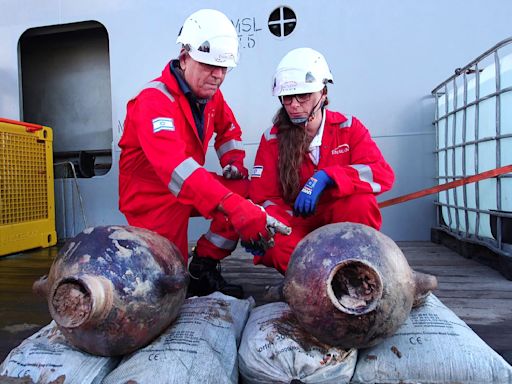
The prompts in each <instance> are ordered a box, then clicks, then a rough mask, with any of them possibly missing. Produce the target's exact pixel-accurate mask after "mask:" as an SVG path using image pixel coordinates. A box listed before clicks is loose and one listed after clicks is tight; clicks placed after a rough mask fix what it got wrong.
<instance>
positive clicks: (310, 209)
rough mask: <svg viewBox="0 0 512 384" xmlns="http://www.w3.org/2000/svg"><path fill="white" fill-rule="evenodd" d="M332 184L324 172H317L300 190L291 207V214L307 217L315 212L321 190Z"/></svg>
mask: <svg viewBox="0 0 512 384" xmlns="http://www.w3.org/2000/svg"><path fill="white" fill-rule="evenodd" d="M332 183H333V181H332V179H331V178H330V177H329V175H328V174H327V173H325V171H317V172H315V174H314V175H313V176H311V177H310V178H309V180H308V181H307V182H306V184H304V187H302V190H301V191H300V192H299V194H298V196H297V199H295V204H294V206H293V213H294V214H295V216H309V215H312V214H313V213H314V212H315V209H316V204H317V203H318V199H319V198H320V194H321V193H322V192H323V190H324V189H325V188H326V187H327V186H329V185H331V184H332Z"/></svg>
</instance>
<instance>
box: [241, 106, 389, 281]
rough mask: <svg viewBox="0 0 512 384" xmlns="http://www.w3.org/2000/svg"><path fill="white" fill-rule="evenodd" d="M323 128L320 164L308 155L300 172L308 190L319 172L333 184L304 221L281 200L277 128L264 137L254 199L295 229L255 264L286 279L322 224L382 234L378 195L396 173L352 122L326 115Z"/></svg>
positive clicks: (252, 191) (254, 173)
mask: <svg viewBox="0 0 512 384" xmlns="http://www.w3.org/2000/svg"><path fill="white" fill-rule="evenodd" d="M324 113H325V114H326V118H325V126H324V132H323V137H322V145H321V147H320V160H319V162H318V165H315V164H314V163H313V161H312V160H311V158H310V157H309V155H308V154H305V155H304V159H303V161H302V165H301V168H300V183H301V185H304V184H305V183H306V182H307V180H308V179H309V178H310V177H311V176H312V175H313V173H315V172H316V171H317V170H324V171H325V172H326V173H327V174H328V175H329V176H330V177H331V178H332V180H333V181H334V185H332V186H330V187H328V188H326V189H325V190H324V191H323V193H322V194H321V195H320V198H319V201H318V204H317V207H316V211H315V213H314V214H313V215H311V216H308V217H306V218H303V217H295V216H293V203H292V204H287V203H285V202H284V200H283V197H282V190H281V183H280V181H279V171H278V155H279V154H278V139H277V127H275V126H274V127H272V128H270V129H269V130H267V131H266V132H265V133H264V134H263V135H262V137H261V141H260V145H259V148H258V152H257V154H256V160H255V162H254V168H253V171H252V177H251V186H250V193H249V194H250V198H251V199H252V200H253V202H254V203H256V204H260V205H262V206H264V207H265V209H266V211H267V212H268V214H269V215H272V216H274V217H275V218H277V219H278V220H281V221H282V222H283V223H285V224H287V225H289V226H291V227H292V233H291V235H289V236H283V235H280V234H276V235H275V246H274V247H273V248H270V249H269V250H268V251H267V252H266V253H265V255H263V256H255V257H254V263H255V264H264V265H266V266H269V267H274V268H276V269H277V270H278V271H280V272H281V273H282V274H284V273H285V272H286V269H287V266H288V261H289V260H290V256H291V254H292V252H293V250H294V249H295V246H296V245H297V243H298V242H299V241H300V240H301V239H302V238H303V237H304V236H306V235H307V234H308V233H310V232H312V231H313V230H315V229H316V228H319V227H321V226H323V225H326V224H330V223H337V222H344V221H350V222H355V223H361V224H366V225H369V226H371V227H373V228H376V229H380V226H381V223H382V218H381V214H380V210H379V207H378V205H377V201H376V199H375V196H376V195H378V194H379V193H382V192H385V191H387V190H389V189H390V188H391V186H392V184H393V181H394V177H395V176H394V173H393V170H392V169H391V167H390V166H389V164H388V163H387V162H386V161H385V160H384V158H383V157H382V154H381V152H380V150H379V148H378V147H377V145H376V144H375V142H374V141H373V140H372V138H371V137H370V134H369V132H368V130H367V129H366V128H365V126H364V125H363V124H362V123H361V122H360V121H359V120H357V119H356V118H354V117H347V116H344V115H342V114H341V113H337V112H331V111H328V110H324Z"/></svg>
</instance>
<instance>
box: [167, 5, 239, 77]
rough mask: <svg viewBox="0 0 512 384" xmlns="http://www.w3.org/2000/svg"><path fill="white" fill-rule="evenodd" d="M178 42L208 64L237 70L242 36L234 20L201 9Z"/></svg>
mask: <svg viewBox="0 0 512 384" xmlns="http://www.w3.org/2000/svg"><path fill="white" fill-rule="evenodd" d="M176 43H177V44H178V43H179V44H182V45H183V46H184V47H185V49H187V50H188V53H189V54H190V56H191V57H192V58H193V59H194V60H195V61H199V62H201V63H205V64H211V65H216V66H220V67H236V65H237V63H238V57H239V52H238V34H237V33H236V30H235V27H234V26H233V23H231V20H229V19H228V18H227V16H226V15H224V14H223V13H222V12H219V11H216V10H215V9H201V10H199V11H197V12H194V13H193V14H191V15H190V16H189V17H188V18H187V19H186V20H185V22H184V23H183V27H181V30H180V33H179V34H178V38H177V39H176Z"/></svg>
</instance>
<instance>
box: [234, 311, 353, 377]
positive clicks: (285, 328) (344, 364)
mask: <svg viewBox="0 0 512 384" xmlns="http://www.w3.org/2000/svg"><path fill="white" fill-rule="evenodd" d="M238 356H239V368H240V374H241V376H242V378H243V380H244V381H243V382H244V383H248V384H257V383H265V384H267V383H290V382H291V381H292V380H300V382H302V383H316V384H322V383H348V382H349V381H350V378H351V377H352V374H353V372H354V368H355V364H356V360H357V350H356V349H348V350H345V349H341V348H335V347H332V346H329V345H327V344H323V343H320V342H319V341H318V340H316V339H315V338H313V337H312V336H310V335H309V334H307V333H306V332H305V331H303V330H302V328H300V327H299V325H298V323H297V320H296V319H295V317H294V315H293V314H292V312H291V310H290V307H289V306H288V304H286V303H284V302H275V303H270V304H266V305H263V306H260V307H257V308H255V309H254V310H253V311H252V312H251V315H250V316H249V320H247V325H246V326H245V329H244V333H243V335H242V341H241V343H240V349H239V351H238Z"/></svg>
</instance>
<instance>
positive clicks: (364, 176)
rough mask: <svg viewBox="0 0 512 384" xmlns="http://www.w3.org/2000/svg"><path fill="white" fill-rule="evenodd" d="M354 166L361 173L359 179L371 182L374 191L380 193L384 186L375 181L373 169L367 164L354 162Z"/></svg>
mask: <svg viewBox="0 0 512 384" xmlns="http://www.w3.org/2000/svg"><path fill="white" fill-rule="evenodd" d="M351 167H352V168H354V169H355V170H356V171H357V173H359V179H360V180H361V181H364V182H366V183H368V184H370V187H372V191H373V193H379V192H380V191H381V190H382V186H381V185H380V184H379V183H376V182H374V181H373V173H372V169H371V168H370V167H369V166H368V165H365V164H352V165H351Z"/></svg>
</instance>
